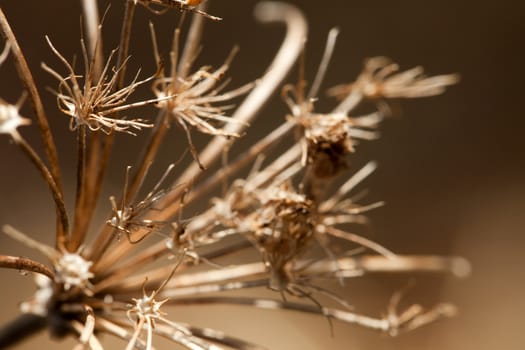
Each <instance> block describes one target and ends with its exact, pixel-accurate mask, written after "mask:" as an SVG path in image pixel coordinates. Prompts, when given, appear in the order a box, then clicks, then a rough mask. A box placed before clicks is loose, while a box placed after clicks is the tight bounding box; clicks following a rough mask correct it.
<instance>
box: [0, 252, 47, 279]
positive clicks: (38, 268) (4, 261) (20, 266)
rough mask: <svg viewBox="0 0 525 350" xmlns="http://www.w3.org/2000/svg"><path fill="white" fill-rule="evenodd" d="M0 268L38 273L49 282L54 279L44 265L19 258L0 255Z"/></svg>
mask: <svg viewBox="0 0 525 350" xmlns="http://www.w3.org/2000/svg"><path fill="white" fill-rule="evenodd" d="M0 267H3V268H8V269H14V270H18V271H28V272H34V273H39V274H41V275H45V276H47V277H49V278H50V279H51V280H54V279H55V273H54V272H53V271H52V270H51V269H50V268H49V267H47V266H46V265H44V264H41V263H39V262H37V261H33V260H31V259H28V258H22V257H19V256H10V255H0Z"/></svg>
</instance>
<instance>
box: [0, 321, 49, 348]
mask: <svg viewBox="0 0 525 350" xmlns="http://www.w3.org/2000/svg"><path fill="white" fill-rule="evenodd" d="M46 326H47V319H46V318H45V317H43V316H37V315H33V314H23V315H20V316H18V317H17V318H16V319H14V320H12V321H11V322H9V323H7V324H6V325H3V326H2V327H0V348H1V349H7V348H9V347H12V346H14V345H16V344H18V343H19V342H21V341H24V340H26V339H27V338H28V337H30V336H33V335H36V334H37V333H38V332H40V331H43V330H44V329H45V328H46Z"/></svg>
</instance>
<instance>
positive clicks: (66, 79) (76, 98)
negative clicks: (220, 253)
mask: <svg viewBox="0 0 525 350" xmlns="http://www.w3.org/2000/svg"><path fill="white" fill-rule="evenodd" d="M46 40H47V43H48V45H49V47H50V48H51V50H52V51H53V53H54V54H55V55H56V56H57V57H58V58H59V59H60V60H61V61H62V63H63V64H64V65H65V66H66V69H67V75H66V76H61V75H60V74H59V73H57V72H56V71H55V70H53V69H52V68H50V67H49V66H47V65H45V64H42V67H43V68H44V69H45V70H46V71H47V72H49V73H50V74H51V75H53V76H54V77H55V78H56V79H57V80H58V82H59V85H58V91H57V92H56V95H57V102H58V108H59V109H60V111H61V112H62V113H64V114H66V115H68V116H70V117H71V119H70V122H69V128H70V130H71V131H74V130H76V129H77V128H78V127H79V126H87V127H88V128H89V129H90V130H91V131H97V130H100V131H102V132H104V133H106V134H110V133H112V132H114V131H115V132H125V133H128V134H131V135H135V131H139V130H141V129H142V128H151V127H152V126H153V124H150V123H147V122H146V121H145V120H143V119H130V120H128V119H125V118H123V117H119V116H118V115H117V114H118V113H119V112H123V111H126V110H128V109H131V108H136V107H141V106H144V105H147V104H153V103H157V102H158V100H157V99H152V100H148V101H140V102H136V103H126V102H127V100H128V98H129V97H130V96H131V94H133V93H134V92H135V90H136V89H137V88H138V87H139V86H141V85H144V84H145V83H147V82H149V81H151V80H152V79H153V78H154V76H151V77H149V78H146V79H143V80H138V75H139V73H140V71H139V72H138V73H137V75H136V76H135V78H134V79H133V80H132V82H131V83H130V84H129V85H127V86H125V87H122V88H118V89H117V83H118V80H117V79H118V77H119V72H120V71H121V70H122V69H123V67H124V66H125V64H126V62H124V63H122V65H121V66H119V67H115V66H113V65H112V62H113V57H114V56H115V54H116V53H117V50H113V51H112V52H111V54H110V55H109V57H108V60H107V62H106V64H105V66H104V68H103V70H102V73H101V74H100V77H98V78H97V76H96V71H95V67H96V65H95V62H94V61H93V60H90V59H89V58H88V55H87V49H86V47H85V45H84V42H83V41H82V50H83V58H84V66H85V67H84V68H85V71H84V75H80V74H78V73H75V70H74V69H73V66H71V64H70V63H69V62H68V61H67V60H66V59H65V58H64V57H63V56H62V55H61V54H60V52H58V50H57V49H56V48H55V47H54V46H53V44H52V43H51V41H50V40H49V38H48V37H46ZM82 80H83V83H82Z"/></svg>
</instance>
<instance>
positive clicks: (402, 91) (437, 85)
mask: <svg viewBox="0 0 525 350" xmlns="http://www.w3.org/2000/svg"><path fill="white" fill-rule="evenodd" d="M458 80H459V77H458V75H456V74H446V75H437V76H433V77H426V76H425V75H424V73H423V68H422V67H419V66H418V67H414V68H412V69H409V70H406V71H404V72H399V65H397V64H396V63H394V62H392V61H391V60H390V59H389V58H387V57H374V58H370V59H368V60H366V61H365V64H364V69H363V72H362V73H361V75H359V77H358V78H357V80H356V81H355V82H354V83H351V84H347V85H338V86H335V87H333V88H332V89H330V90H329V91H328V93H329V94H330V95H333V96H337V97H339V98H341V99H342V98H344V97H345V96H347V95H348V94H349V93H351V92H353V91H357V92H359V93H361V94H363V95H364V96H365V97H366V98H372V99H375V98H381V97H382V98H416V97H428V96H435V95H439V94H442V93H443V92H444V91H445V88H446V87H447V86H449V85H454V84H456V83H457V82H458Z"/></svg>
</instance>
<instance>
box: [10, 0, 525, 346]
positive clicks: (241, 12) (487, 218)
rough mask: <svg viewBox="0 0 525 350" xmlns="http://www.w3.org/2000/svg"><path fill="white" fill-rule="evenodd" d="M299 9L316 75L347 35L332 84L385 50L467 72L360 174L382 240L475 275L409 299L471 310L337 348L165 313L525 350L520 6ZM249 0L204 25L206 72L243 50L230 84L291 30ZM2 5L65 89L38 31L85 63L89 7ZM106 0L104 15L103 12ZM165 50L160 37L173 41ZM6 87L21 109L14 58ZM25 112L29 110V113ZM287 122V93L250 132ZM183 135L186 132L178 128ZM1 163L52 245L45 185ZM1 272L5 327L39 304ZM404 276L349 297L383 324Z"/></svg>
mask: <svg viewBox="0 0 525 350" xmlns="http://www.w3.org/2000/svg"><path fill="white" fill-rule="evenodd" d="M122 2H123V1H114V2H113V4H112V7H111V8H110V10H109V15H108V18H107V19H106V23H107V25H106V29H105V32H106V33H105V34H106V35H107V36H108V38H107V40H106V48H110V47H112V46H114V45H116V43H117V37H118V32H119V29H118V26H116V25H115V23H118V18H119V17H120V11H121V3H122ZM292 2H294V3H296V4H298V5H300V6H301V8H303V9H304V11H305V13H306V15H307V17H308V19H309V22H310V39H309V42H308V48H307V62H308V63H307V67H308V69H307V76H308V77H311V76H312V75H313V74H314V73H315V67H316V64H317V62H318V60H319V58H320V55H321V52H322V47H323V45H324V39H325V36H326V33H327V32H328V30H329V29H330V27H332V26H334V25H336V26H339V27H340V29H341V36H340V40H339V42H338V45H337V50H336V55H335V58H334V62H333V64H332V66H331V67H330V70H329V72H328V78H327V81H328V82H327V84H325V87H328V86H331V85H334V84H337V83H340V82H344V81H348V80H350V79H352V78H353V77H355V76H356V74H357V73H358V72H359V70H360V67H361V62H362V59H363V58H364V57H369V56H374V55H387V56H390V57H392V58H393V59H395V60H396V61H398V62H399V63H401V65H402V67H405V68H410V67H412V66H414V65H417V64H422V65H424V66H425V67H426V68H427V71H428V72H429V74H438V73H448V72H459V73H460V74H461V76H462V82H461V83H460V84H459V85H458V86H456V87H453V88H451V89H450V91H449V92H447V94H445V95H444V96H440V97H436V98H432V99H429V100H417V101H403V103H402V104H401V107H402V110H403V113H402V117H400V118H393V119H392V120H388V121H386V122H385V123H384V126H383V129H382V131H383V137H382V139H381V140H380V141H378V142H374V143H367V144H363V145H360V147H359V150H358V153H357V155H356V158H355V164H356V166H358V165H359V164H363V163H364V162H365V161H366V160H368V159H375V160H377V161H378V162H379V164H380V168H379V170H378V171H377V172H376V173H375V174H374V175H373V176H372V177H371V178H370V179H368V180H367V182H366V187H367V188H369V189H370V194H369V197H368V198H369V199H370V201H372V200H378V199H382V200H385V201H386V202H387V206H386V207H383V208H381V209H379V210H376V211H374V212H373V213H371V215H370V216H371V218H372V220H373V222H374V232H375V237H376V239H377V240H379V241H380V242H382V243H384V244H385V245H386V246H387V247H389V248H391V249H393V250H394V251H396V252H400V253H437V254H455V255H463V256H465V257H467V258H468V259H469V260H470V261H471V262H472V265H473V268H474V271H473V274H472V276H471V277H470V278H469V279H468V280H462V281H458V280H454V279H452V278H448V277H445V278H442V277H428V276H418V278H417V279H416V281H417V286H416V288H415V289H414V290H413V292H412V293H411V295H410V296H409V298H408V300H413V301H422V302H427V303H432V302H436V301H440V300H447V301H453V302H455V303H456V304H457V305H458V307H459V308H460V310H461V314H460V315H459V316H458V317H457V318H455V319H452V320H447V321H444V322H440V323H437V324H434V325H431V326H429V327H426V328H423V329H421V330H418V331H416V332H414V333H411V334H406V335H403V336H401V337H399V338H396V339H390V338H389V337H387V336H384V335H380V334H377V333H375V332H371V331H367V330H362V329H359V328H357V327H352V326H348V325H343V324H337V323H336V326H335V337H334V338H330V334H329V328H328V326H327V322H326V320H324V319H321V318H315V317H311V316H302V315H296V314H290V313H279V314H277V315H276V314H274V313H272V312H270V311H254V310H251V309H243V308H238V309H232V308H225V307H210V308H208V307H205V308H198V307H196V308H192V309H190V308H181V309H180V310H179V309H177V310H174V309H171V310H170V311H169V314H170V317H171V318H173V319H174V320H180V321H185V322H189V323H194V324H195V325H200V326H212V327H217V328H220V329H222V330H225V331H228V332H231V333H232V334H235V335H242V336H245V337H246V338H247V339H250V340H253V341H259V342H260V343H262V344H264V345H267V346H268V347H270V348H272V349H326V348H331V349H356V350H360V349H363V350H368V349H374V350H378V349H432V350H434V349H435V350H437V349H447V350H452V349H458V350H464V349H476V350H492V349H516V350H518V349H523V347H524V346H525V336H524V334H523V324H525V316H523V315H524V314H525V302H524V299H523V295H524V291H525V288H524V285H525V282H524V274H523V272H522V268H521V266H522V263H523V261H524V259H523V257H522V256H523V252H522V247H523V246H524V243H525V238H524V227H525V215H524V214H525V182H524V179H525V177H524V175H525V167H524V161H523V159H525V157H524V156H525V137H524V136H523V134H524V131H525V119H524V116H523V109H522V94H523V62H524V57H523V54H522V52H521V48H522V46H523V34H524V29H525V24H524V22H523V21H522V19H523V13H524V7H525V6H523V5H522V4H521V2H518V1H512V0H502V1H498V2H494V1H471V0H470V1H452V0H441V1H416V0H406V1H388V0H376V1H366V2H364V1H350V0H333V1H329V2H321V1H299V0H296V1H292ZM254 3H255V1H247V0H220V1H219V0H215V1H212V4H211V5H212V7H211V9H210V12H211V13H213V14H217V15H219V16H222V17H224V19H225V20H224V21H223V23H220V24H217V23H210V24H209V25H207V28H206V29H207V32H206V35H205V40H204V41H203V52H202V54H201V56H200V58H199V62H201V63H206V64H214V65H218V64H220V63H221V62H222V60H223V58H224V57H225V56H226V54H227V53H228V51H229V50H230V48H231V47H232V45H234V44H239V45H240V46H241V52H240V54H239V55H238V57H237V59H236V60H235V63H234V69H233V72H234V73H233V75H234V77H235V79H234V81H233V83H232V85H231V86H236V85H238V84H241V83H243V82H246V81H249V80H251V79H253V78H256V77H258V76H259V75H260V74H261V73H262V72H263V71H264V69H265V67H266V65H267V63H268V62H269V60H270V59H271V58H272V56H273V54H274V52H275V50H276V48H277V47H278V45H279V40H280V38H281V37H282V34H283V31H282V28H280V27H277V26H275V27H263V26H261V25H258V24H256V23H255V22H254V20H253V19H252V15H251V8H252V6H253V4H254ZM0 4H1V5H2V6H3V8H4V10H5V12H6V14H7V16H8V17H9V18H10V19H11V21H12V25H13V27H14V29H15V31H16V33H17V35H18V38H19V40H20V43H21V45H22V48H23V49H24V51H25V53H26V55H27V57H28V59H29V62H30V65H31V67H32V68H33V70H34V72H35V75H36V78H37V80H38V81H39V82H40V83H41V86H45V85H54V83H53V82H52V80H51V79H50V78H49V77H48V76H46V75H44V74H42V72H41V70H40V68H39V64H40V62H41V61H45V62H47V63H50V64H52V65H53V66H55V67H56V66H58V62H57V60H56V59H54V58H53V57H52V55H51V53H50V51H49V49H48V48H46V46H45V44H44V40H43V35H44V34H48V35H50V37H51V38H52V39H53V42H54V43H55V44H56V46H57V47H59V48H60V49H61V50H62V52H63V53H64V54H65V55H66V57H71V56H72V55H73V53H78V37H79V13H80V12H79V5H78V3H77V2H76V1H0ZM101 4H102V8H104V7H105V4H106V2H101ZM140 12H144V11H140ZM164 17H165V18H163V19H162V20H161V22H163V24H162V25H160V24H159V25H158V27H157V29H158V32H159V33H165V34H166V35H169V34H171V31H172V29H173V25H174V24H175V23H176V21H177V18H178V15H176V14H174V13H170V14H167V15H165V16H164ZM170 18H171V20H170ZM146 23H147V21H146V18H145V16H143V15H137V24H136V27H135V29H134V35H135V40H136V41H135V42H134V43H133V46H132V48H131V50H132V55H133V58H132V62H140V61H143V60H146V62H148V63H147V64H148V65H149V64H151V63H152V62H153V61H152V58H151V54H150V53H151V49H150V41H149V37H148V36H147V25H146ZM167 40H168V39H167V37H166V38H164V43H165V45H166V44H167ZM151 70H152V68H151V69H146V70H145V71H147V72H149V71H151ZM0 79H1V80H0V82H1V83H0V96H2V98H4V99H6V100H8V101H16V99H17V98H18V96H19V95H20V92H21V88H20V86H19V85H20V84H19V82H18V80H17V79H16V75H15V73H14V71H13V69H12V66H11V64H10V63H6V64H5V65H4V66H3V67H2V68H0ZM290 81H294V77H291V78H290ZM43 94H44V96H46V98H47V99H48V101H50V103H49V110H50V111H51V110H52V107H53V105H54V101H53V98H52V97H51V95H50V94H49V93H47V92H43ZM325 101H326V99H324V100H323V99H322V101H320V103H319V107H320V108H321V109H322V108H323V106H328V105H329V104H328V103H326V102H325ZM24 112H26V114H28V115H30V111H29V109H28V108H27V106H26V108H25V109H24ZM284 113H285V108H284V105H283V104H282V103H281V102H280V100H279V98H276V99H275V100H274V101H273V102H272V103H271V104H270V105H269V106H268V108H267V109H266V110H265V113H264V114H263V115H262V117H261V118H260V120H262V122H260V123H259V124H257V125H258V126H257V127H255V128H254V129H253V131H251V132H250V133H249V135H248V137H251V136H252V133H256V132H263V131H264V130H268V129H270V128H272V127H273V126H275V125H276V123H278V122H279V120H280V118H282V116H283V115H284ZM50 118H51V119H52V124H53V125H54V126H55V130H56V137H57V143H58V145H59V149H60V157H61V158H60V159H61V162H62V163H63V165H64V175H65V178H66V179H73V177H74V173H75V172H74V169H73V168H72V167H71V164H74V159H75V154H74V147H72V146H71V145H72V140H73V136H72V135H71V134H70V133H69V132H68V131H67V126H66V122H67V120H66V119H65V118H64V116H62V115H59V114H58V113H54V112H50ZM23 132H24V135H25V136H27V138H28V139H30V140H34V142H33V143H34V144H35V147H39V146H38V145H39V143H38V142H39V141H38V138H37V135H36V133H35V132H34V131H33V130H31V129H30V128H26V129H24V131H23ZM173 134H174V135H179V136H178V137H179V138H181V136H180V133H178V134H176V133H175V132H174V133H173ZM130 140H131V139H130V138H129V137H122V138H120V139H119V142H120V147H117V149H116V155H115V159H114V161H113V164H114V165H115V166H114V169H113V170H112V171H111V172H110V173H109V175H108V186H107V189H108V192H106V196H107V195H108V194H109V193H110V189H111V188H114V186H116V185H118V183H119V182H120V181H121V179H122V169H123V166H124V165H125V164H127V163H128V162H129V161H127V159H133V154H134V152H136V151H137V146H135V147H133V145H131V144H130V142H129V141H130ZM132 141H134V142H135V140H132ZM181 142H182V141H180V142H179V141H177V142H175V144H174V145H181V144H182V143H181ZM174 147H175V146H174ZM177 147H179V146H177ZM175 149H176V150H180V148H175ZM177 154H179V153H177ZM169 155H170V154H169V152H166V153H165V156H166V157H168V156H169ZM171 156H172V157H173V155H171ZM0 159H2V166H1V168H0V223H1V224H4V223H9V224H12V225H15V226H16V227H19V228H20V229H22V230H24V231H25V232H29V233H31V234H32V235H33V236H34V237H37V238H38V239H40V240H42V241H47V242H52V237H51V236H50V233H51V229H50V228H51V227H53V210H52V206H51V199H50V197H49V195H48V193H47V189H46V188H45V186H44V185H43V184H42V182H41V180H40V179H39V178H38V176H37V175H36V172H35V171H34V169H32V168H31V166H30V165H29V164H28V162H27V161H26V159H24V158H23V157H22V156H21V154H20V152H19V151H18V150H16V149H15V148H14V147H13V146H12V145H10V144H9V142H8V138H7V137H5V136H2V137H0ZM165 162H169V160H168V158H166V160H165ZM67 188H68V193H69V197H68V199H69V203H72V199H73V185H72V183H71V182H67ZM117 188H118V187H117ZM103 198H105V197H103ZM103 205H105V206H107V203H105V202H104V203H103ZM102 212H103V211H102ZM0 252H1V253H6V254H12V255H16V254H20V255H24V256H35V255H34V254H33V253H31V252H28V251H26V250H24V249H23V248H21V247H20V246H18V245H17V244H13V243H12V242H11V241H9V240H8V239H6V238H5V237H0ZM0 278H1V279H2V286H1V287H0V288H1V289H0V296H1V300H2V303H1V309H0V310H1V312H0V323H2V322H5V321H7V320H9V319H10V318H11V317H13V316H14V315H16V314H17V303H18V302H19V301H21V300H24V298H26V297H28V296H30V295H31V294H32V292H33V286H32V281H31V279H30V278H29V277H24V276H21V275H19V274H18V273H16V272H13V271H0ZM407 281H408V276H399V277H388V278H387V277H385V276H374V277H370V278H365V279H362V280H355V281H349V282H348V284H347V286H346V291H347V293H348V296H349V298H350V300H351V302H352V303H353V304H355V305H356V308H357V310H358V311H363V312H368V313H371V314H380V312H381V311H382V310H384V306H385V305H386V303H387V300H388V297H389V296H390V295H391V293H392V292H393V291H395V290H396V288H399V287H400V286H403V285H404V284H406V282H407ZM37 346H38V347H39V348H41V349H44V348H49V349H56V348H57V345H56V344H55V343H52V342H50V341H48V340H47V336H46V335H43V336H42V337H41V338H37V339H33V340H32V341H31V342H28V343H27V344H26V345H24V346H20V347H19V348H20V349H34V348H36V347H37ZM66 348H67V347H66Z"/></svg>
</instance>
